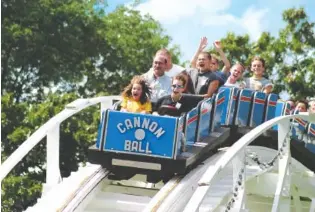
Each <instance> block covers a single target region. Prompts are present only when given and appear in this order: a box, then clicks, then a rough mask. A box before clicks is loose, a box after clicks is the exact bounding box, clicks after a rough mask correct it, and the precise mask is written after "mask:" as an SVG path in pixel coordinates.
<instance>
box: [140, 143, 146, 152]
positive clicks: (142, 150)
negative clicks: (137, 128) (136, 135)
mask: <svg viewBox="0 0 315 212" xmlns="http://www.w3.org/2000/svg"><path fill="white" fill-rule="evenodd" d="M141 147H142V142H141V141H140V142H139V152H145V151H144V149H141Z"/></svg>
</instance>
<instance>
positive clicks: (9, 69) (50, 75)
mask: <svg viewBox="0 0 315 212" xmlns="http://www.w3.org/2000/svg"><path fill="white" fill-rule="evenodd" d="M1 6H2V11H3V13H2V25H1V30H2V39H1V46H2V52H1V60H2V66H1V80H2V81H1V84H2V91H1V92H2V94H3V93H4V92H12V93H14V96H15V98H16V99H17V100H20V98H22V97H23V98H26V97H28V96H30V95H31V93H32V91H34V90H38V94H39V95H40V94H42V93H43V88H44V87H49V86H52V85H56V84H58V83H59V82H60V81H67V82H72V83H75V82H79V81H81V80H82V78H83V76H84V74H85V73H86V72H91V71H93V70H94V65H93V64H94V63H95V62H96V61H97V60H98V59H99V50H98V48H99V47H100V46H104V43H105V42H104V39H103V37H102V35H100V32H99V29H100V28H104V23H103V22H102V21H101V19H100V18H99V16H98V14H97V13H95V12H94V11H93V8H92V5H91V4H86V3H85V1H82V0H81V1H77V0H66V1H50V0H40V1H38V0H28V1H20V2H16V1H8V0H4V1H1ZM105 48H106V47H105Z"/></svg>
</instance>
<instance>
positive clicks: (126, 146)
mask: <svg viewBox="0 0 315 212" xmlns="http://www.w3.org/2000/svg"><path fill="white" fill-rule="evenodd" d="M130 147H131V141H130V140H125V147H124V150H125V151H131V148H130Z"/></svg>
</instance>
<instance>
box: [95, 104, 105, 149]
mask: <svg viewBox="0 0 315 212" xmlns="http://www.w3.org/2000/svg"><path fill="white" fill-rule="evenodd" d="M107 111H108V110H104V111H102V115H101V121H100V123H99V125H98V129H97V138H96V148H98V149H99V150H102V138H103V135H104V130H105V126H104V125H105V119H106V116H107Z"/></svg>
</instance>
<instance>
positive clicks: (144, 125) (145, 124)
mask: <svg viewBox="0 0 315 212" xmlns="http://www.w3.org/2000/svg"><path fill="white" fill-rule="evenodd" d="M149 123H150V119H146V118H144V119H143V122H142V127H141V128H144V129H148V128H149Z"/></svg>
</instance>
